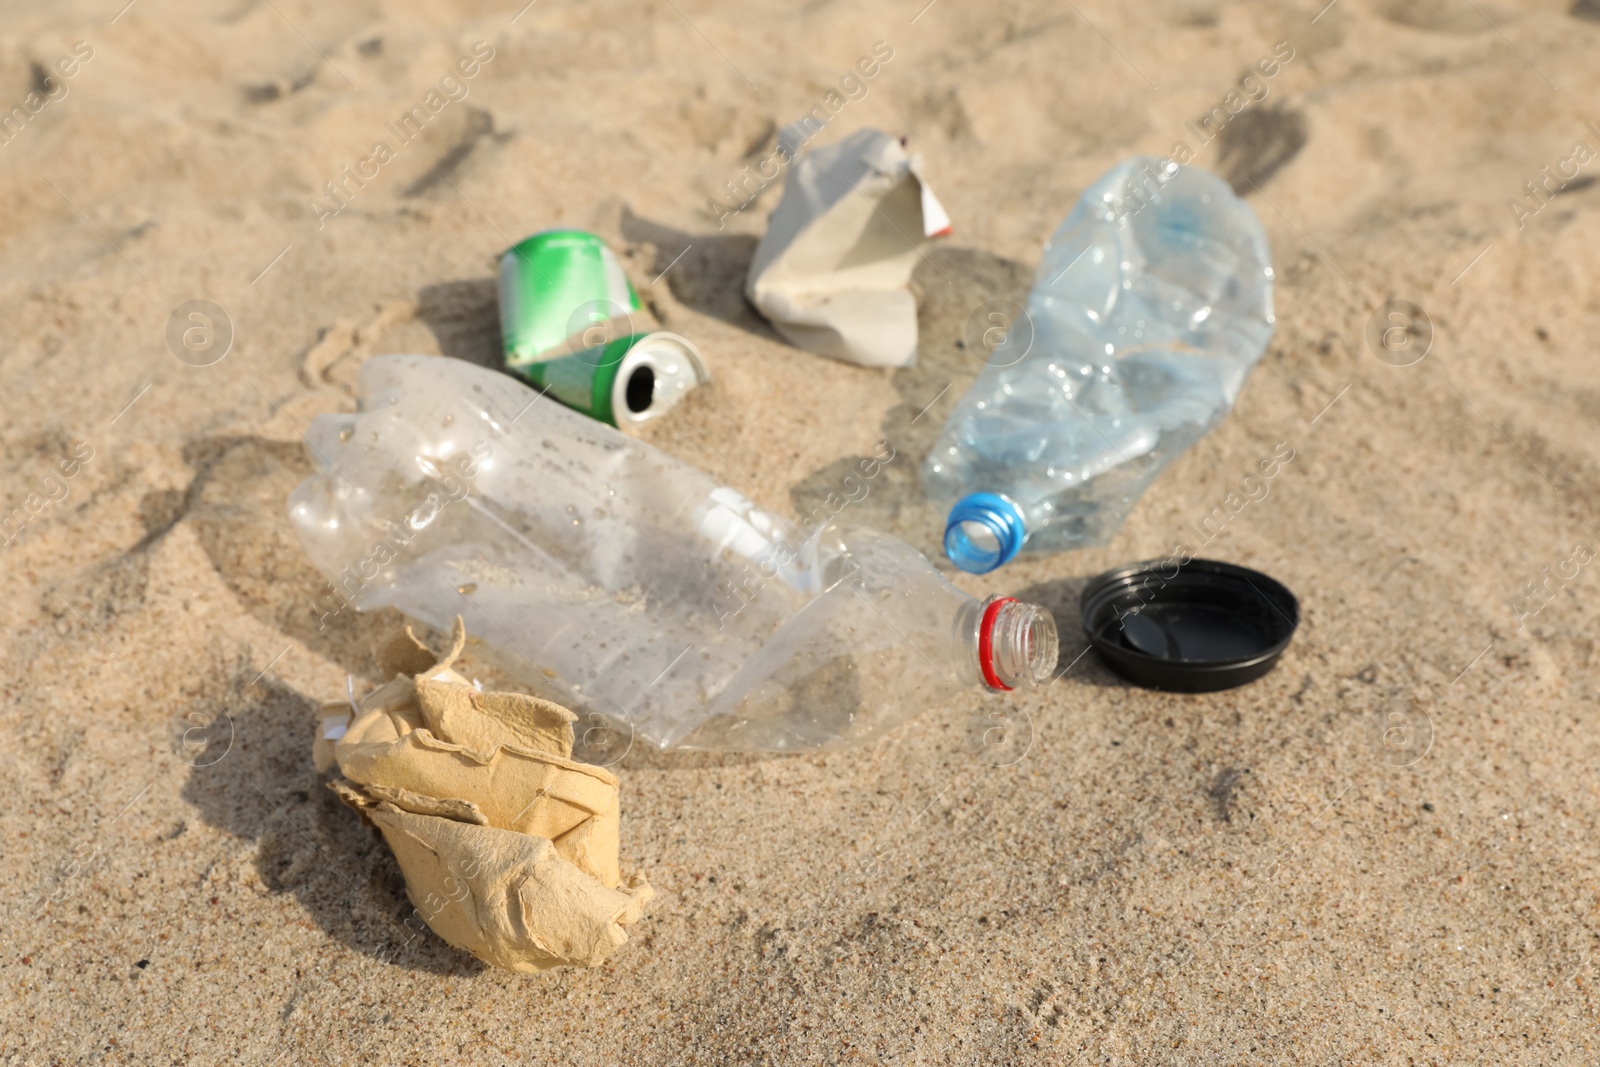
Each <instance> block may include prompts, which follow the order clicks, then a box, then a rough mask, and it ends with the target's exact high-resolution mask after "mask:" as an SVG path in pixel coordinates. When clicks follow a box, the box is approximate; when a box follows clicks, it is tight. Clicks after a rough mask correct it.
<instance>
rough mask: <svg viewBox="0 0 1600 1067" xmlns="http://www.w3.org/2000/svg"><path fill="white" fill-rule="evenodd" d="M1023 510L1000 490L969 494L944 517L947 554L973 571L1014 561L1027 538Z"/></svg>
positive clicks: (986, 571) (982, 571)
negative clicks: (947, 516) (997, 491)
mask: <svg viewBox="0 0 1600 1067" xmlns="http://www.w3.org/2000/svg"><path fill="white" fill-rule="evenodd" d="M1027 536H1028V534H1027V527H1026V525H1025V523H1024V522H1023V518H1022V509H1021V508H1019V507H1017V505H1016V503H1015V502H1014V501H1012V500H1011V499H1010V498H1008V497H1006V496H1004V495H1002V494H1000V493H969V494H968V495H966V496H964V497H962V498H961V499H960V500H958V501H956V504H955V506H954V507H953V508H951V509H950V516H949V518H948V519H946V520H945V527H944V554H945V555H946V556H948V557H949V558H950V562H951V563H954V564H955V565H956V566H957V567H960V568H961V569H962V570H964V571H967V572H968V573H970V574H987V573H989V572H990V571H992V570H994V569H995V568H996V567H999V566H1002V565H1003V564H1006V563H1009V562H1011V560H1012V559H1013V558H1014V557H1015V556H1016V554H1017V553H1018V552H1020V551H1021V550H1022V542H1023V541H1025V540H1026V539H1027Z"/></svg>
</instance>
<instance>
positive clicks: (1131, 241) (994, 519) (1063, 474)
mask: <svg viewBox="0 0 1600 1067" xmlns="http://www.w3.org/2000/svg"><path fill="white" fill-rule="evenodd" d="M1272 277H1273V274H1272V260H1271V254H1270V251H1269V249H1268V247H1267V237H1266V233H1265V232H1264V231H1263V230H1262V228H1261V223H1260V220H1258V219H1257V218H1256V216H1255V213H1254V212H1253V211H1251V209H1250V207H1249V205H1247V204H1246V203H1245V202H1244V201H1242V200H1240V199H1239V198H1238V197H1237V196H1235V195H1234V194H1233V190H1232V189H1230V188H1229V187H1228V185H1227V184H1226V183H1225V182H1223V181H1222V180H1221V179H1220V178H1218V177H1216V176H1215V175H1213V174H1210V173H1208V172H1206V171H1203V170H1200V169H1198V168H1195V167H1180V166H1178V165H1177V164H1174V163H1170V162H1167V161H1165V160H1159V159H1154V158H1150V157H1142V156H1141V157H1135V158H1133V159H1130V160H1128V161H1126V162H1123V163H1120V164H1118V165H1117V166H1115V167H1113V168H1112V169H1111V170H1110V171H1109V172H1108V173H1107V174H1106V175H1105V176H1104V177H1102V178H1101V179H1100V180H1099V181H1097V182H1095V183H1094V184H1093V185H1092V186H1090V187H1089V188H1088V189H1087V190H1085V191H1084V194H1083V196H1082V197H1081V198H1080V199H1079V200H1078V203H1077V206H1076V207H1074V208H1073V210H1072V214H1070V215H1069V216H1067V220H1066V221H1065V222H1063V223H1062V224H1061V227H1060V228H1059V229H1058V230H1057V231H1056V232H1055V235H1054V236H1053V237H1052V238H1051V239H1050V243H1049V244H1047V245H1046V246H1045V254H1044V260H1043V262H1042V263H1041V264H1040V265H1039V271H1038V274H1037V276H1036V277H1035V279H1034V285H1033V289H1032V290H1031V291H1030V293H1029V295H1028V305H1027V309H1026V312H1025V314H1024V315H1023V316H1022V317H1021V319H1020V320H1019V321H1018V322H1016V323H1013V324H1012V328H1011V329H1010V330H1009V331H1008V332H1007V334H1006V338H1005V340H1004V341H1003V342H1002V343H1001V344H999V345H998V346H997V347H996V348H995V349H994V351H993V352H992V354H991V355H990V357H989V362H988V365H987V366H985V367H984V369H983V371H982V372H981V373H980V374H979V376H978V380H977V381H976V382H975V383H973V386H972V388H971V389H970V390H968V392H967V394H966V395H965V396H964V397H962V399H961V400H960V402H959V403H958V404H957V405H956V408H955V410H954V411H953V412H952V413H951V415H950V418H949V420H948V421H947V422H946V423H945V427H944V431H943V433H942V434H941V435H940V437H939V440H938V442H937V443H936V444H935V445H934V448H933V451H932V452H931V453H930V454H929V456H928V460H927V463H926V464H925V466H924V468H923V479H924V484H925V486H926V487H927V489H928V491H929V492H930V493H931V494H932V495H933V496H934V498H935V499H940V500H950V501H953V506H952V507H951V509H950V514H949V518H948V520H947V522H946V527H945V538H944V546H945V553H946V554H947V555H948V556H949V557H950V560H951V562H953V563H955V564H956V566H958V567H960V568H962V569H963V570H967V571H971V572H973V573H976V574H982V573H984V572H987V571H991V570H994V569H995V568H996V567H999V566H1001V565H1002V564H1004V563H1006V562H1008V561H1010V560H1011V559H1012V558H1014V557H1015V556H1016V555H1017V554H1018V553H1020V552H1060V551H1064V550H1067V549H1072V548H1081V547H1085V546H1088V545H1096V544H1104V543H1105V542H1106V541H1108V540H1110V539H1111V537H1112V536H1113V535H1114V534H1115V533H1116V532H1117V530H1118V529H1119V528H1120V527H1121V526H1122V523H1123V520H1124V519H1126V518H1127V515H1128V512H1129V511H1131V510H1132V509H1133V505H1134V504H1135V503H1136V502H1137V501H1138V499H1139V496H1140V494H1141V493H1143V492H1144V489H1145V488H1146V486H1148V485H1149V484H1150V481H1151V479H1153V478H1154V477H1155V475H1156V474H1157V473H1158V472H1159V471H1160V470H1161V469H1162V468H1163V467H1165V466H1166V465H1167V464H1168V463H1169V462H1171V461H1172V460H1173V459H1174V458H1176V457H1177V456H1178V455H1180V454H1182V453H1183V452H1184V451H1185V450H1187V449H1188V448H1189V447H1190V446H1191V445H1193V444H1194V443H1195V442H1196V441H1198V440H1199V439H1200V437H1201V436H1202V435H1204V434H1205V433H1206V431H1207V430H1209V429H1210V428H1211V427H1212V426H1213V425H1215V424H1216V423H1217V422H1218V421H1219V420H1220V419H1221V418H1222V416H1224V415H1225V414H1227V412H1228V411H1229V409H1231V408H1232V406H1233V402H1234V399H1235V398H1236V397H1237V396H1238V395H1239V388H1240V386H1241V385H1243V383H1244V378H1245V375H1246V374H1247V373H1249V371H1250V368H1251V367H1252V366H1254V365H1255V363H1256V361H1257V360H1259V359H1260V358H1261V354H1262V353H1263V352H1264V351H1265V350H1266V347H1267V342H1268V341H1269V340H1270V339H1271V337H1272V329H1273V317H1272Z"/></svg>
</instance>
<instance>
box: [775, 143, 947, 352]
mask: <svg viewBox="0 0 1600 1067" xmlns="http://www.w3.org/2000/svg"><path fill="white" fill-rule="evenodd" d="M794 132H795V131H794V130H793V129H792V128H790V129H786V130H785V134H786V135H788V136H790V137H791V138H793V135H794ZM787 154H788V155H789V156H793V154H794V148H793V146H792V145H790V146H787ZM949 232H950V216H949V215H948V214H946V213H945V210H944V207H943V206H942V205H941V204H940V203H939V201H938V198H937V197H935V196H934V195H933V191H932V190H931V189H929V188H928V186H927V183H926V181H925V180H924V179H923V176H922V163H921V157H919V156H912V155H908V154H907V153H906V150H905V148H904V146H903V145H902V143H901V142H900V141H899V140H898V139H897V138H894V137H890V136H889V135H888V134H886V133H883V132H881V131H879V130H871V129H864V130H857V131H856V132H855V133H853V134H851V135H850V136H848V137H846V138H845V139H844V140H842V141H840V142H839V143H838V144H835V145H830V146H828V147H826V148H819V149H817V150H815V151H813V152H810V153H807V154H806V155H805V156H802V157H801V158H800V159H799V160H797V161H796V162H795V163H794V165H793V166H792V168H791V169H790V172H789V176H788V179H787V181H786V183H785V184H784V187H783V197H782V199H781V200H779V202H778V206H777V208H776V209H775V210H774V211H773V212H772V218H771V219H770V220H769V221H768V223H767V232H766V234H765V235H764V236H763V237H762V238H761V244H760V245H759V246H758V247H757V248H756V254H755V259H754V260H753V261H752V262H751V264H750V273H749V275H748V276H747V278H746V281H745V294H746V295H747V296H748V297H749V298H750V302H751V303H752V304H754V305H755V306H756V308H757V309H758V310H759V311H760V312H761V313H762V314H763V315H765V316H766V317H767V318H768V319H769V320H770V321H771V322H772V324H773V326H774V327H776V328H777V330H778V332H779V333H781V334H782V335H783V336H784V337H785V338H787V339H788V340H789V341H790V342H791V343H793V344H795V345H797V346H798V347H800V348H804V349H806V350H808V351H811V352H816V353H818V354H820V355H824V356H832V357H833V358H834V359H841V360H845V361H847V362H850V363H859V364H861V365H863V366H867V367H909V366H911V365H912V364H913V363H915V362H916V358H917V302H916V298H915V297H913V296H912V295H911V291H910V288H909V284H910V281H911V272H912V271H913V269H915V267H916V265H917V259H918V257H919V256H921V254H922V249H923V247H924V246H925V245H926V244H927V243H928V242H929V241H930V240H932V239H933V238H935V237H942V236H944V235H945V234H948V233H949Z"/></svg>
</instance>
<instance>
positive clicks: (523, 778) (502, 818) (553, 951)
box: [312, 617, 655, 971]
mask: <svg viewBox="0 0 1600 1067" xmlns="http://www.w3.org/2000/svg"><path fill="white" fill-rule="evenodd" d="M466 640H467V635H466V627H465V626H464V625H463V623H462V621H461V619H460V618H459V617H458V618H457V619H456V625H455V633H454V635H453V639H452V642H451V646H450V649H449V651H448V652H447V653H445V655H444V656H443V657H440V656H437V655H435V654H434V653H432V652H431V651H429V650H428V648H427V647H426V646H425V645H423V644H422V642H420V641H418V640H417V638H416V636H415V635H414V634H413V633H412V632H411V630H410V628H409V627H408V628H407V629H406V630H405V631H404V632H403V633H402V634H400V635H398V636H397V637H396V638H395V639H394V640H392V641H391V642H389V644H388V645H387V646H385V648H384V649H383V650H382V652H381V653H380V655H379V666H380V667H381V668H382V670H383V672H384V673H385V674H386V675H388V676H389V677H390V679H391V680H390V681H389V682H388V683H387V684H385V685H383V686H382V687H380V688H379V689H377V690H375V691H373V692H372V693H370V694H368V695H367V697H366V698H365V699H363V700H362V701H360V703H359V704H356V705H355V706H354V707H353V708H352V704H351V703H343V704H338V703H336V704H325V705H323V708H322V711H321V721H320V722H319V724H318V728H317V737H316V741H315V743H314V745H313V753H312V754H313V758H314V760H315V762H316V765H317V769H318V770H319V771H323V772H326V771H328V770H331V769H332V768H333V767H335V766H337V767H338V769H339V771H340V772H341V773H342V774H343V776H344V777H343V779H342V780H335V781H333V782H330V783H329V788H331V789H333V791H334V792H336V793H337V794H338V795H339V797H340V798H341V799H342V800H343V801H344V802H345V803H346V804H348V805H349V806H350V807H352V808H354V809H355V810H356V811H358V812H360V813H361V815H362V817H363V818H365V819H366V820H367V821H368V822H370V823H371V824H372V825H374V826H376V827H377V828H378V829H379V830H380V831H381V832H382V834H383V837H384V840H385V841H387V842H388V844H389V848H390V849H391V850H393V852H394V855H395V858H396V859H397V860H398V861H399V863H400V869H401V871H402V872H403V873H404V875H405V880H406V894H407V895H408V896H409V897H410V898H411V902H412V903H413V904H415V905H416V907H417V909H418V911H419V913H420V914H421V917H422V918H423V920H424V921H425V922H427V924H428V925H429V926H430V927H431V928H432V929H433V931H434V933H436V934H438V935H439V936H440V937H442V938H444V939H445V940H446V941H448V942H449V943H450V944H452V945H454V946H456V947H457V948H462V949H466V950H467V951H468V952H471V953H472V954H473V955H474V956H477V957H478V958H479V959H481V960H483V961H485V962H486V963H491V964H494V965H495V966H497V967H505V968H508V969H510V970H513V971H542V970H545V969H546V968H549V967H558V966H562V965H567V964H571V965H581V966H594V965H595V964H598V963H600V962H601V961H602V960H604V959H605V958H606V957H607V956H609V955H610V954H611V953H612V952H613V951H615V950H616V949H617V947H618V946H620V945H621V944H622V943H623V942H625V941H626V940H627V939H628V935H627V931H626V929H625V928H626V927H627V926H629V925H631V924H632V923H634V922H636V921H638V919H639V917H640V915H641V914H642V913H643V910H644V906H645V904H646V903H648V902H649V901H650V899H651V898H652V897H653V896H654V895H655V893H654V891H653V890H652V889H651V888H650V885H649V883H648V882H646V881H645V879H644V878H643V877H642V876H634V877H633V878H631V879H629V880H628V881H627V882H626V883H624V881H623V878H622V873H621V870H620V868H619V866H618V861H617V849H618V842H619V823H620V807H619V805H618V799H617V778H616V776H615V775H613V774H612V773H611V772H610V771H608V770H606V769H605V768H603V767H595V766H591V765H589V764H586V763H579V762H577V761H575V760H573V759H572V744H573V729H572V724H573V722H574V721H576V719H577V716H575V715H574V714H573V713H572V712H570V711H568V710H567V709H566V708H563V707H561V706H560V705H559V704H554V703H552V702H550V701H548V700H541V699H539V698H537V697H532V696H525V695H522V694H520V693H493V692H489V693H486V692H482V691H480V690H479V689H478V688H477V687H476V686H474V685H473V683H471V682H470V681H468V680H467V679H466V678H465V677H463V676H462V675H461V674H459V673H457V672H456V671H455V670H453V669H452V667H451V665H452V664H453V663H454V662H455V660H456V658H457V657H458V656H459V655H460V654H461V650H462V648H463V647H464V646H465V645H466ZM352 703H353V702H352Z"/></svg>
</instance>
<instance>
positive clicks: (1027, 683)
mask: <svg viewBox="0 0 1600 1067" xmlns="http://www.w3.org/2000/svg"><path fill="white" fill-rule="evenodd" d="M960 625H961V630H962V637H963V644H964V645H965V652H966V657H967V663H968V664H969V665H970V668H971V669H970V670H969V671H968V672H967V673H968V674H969V675H971V674H975V675H976V677H977V680H979V681H981V682H982V683H983V686H984V688H986V689H989V690H990V691H991V692H1006V691H1008V690H1012V689H1029V688H1032V687H1034V686H1038V685H1043V684H1045V683H1046V682H1048V681H1049V680H1050V678H1051V676H1052V675H1053V674H1054V673H1055V669H1056V661H1057V659H1058V658H1059V656H1060V644H1059V641H1058V639H1057V636H1056V623H1055V619H1054V618H1052V617H1051V615H1050V613H1049V612H1048V611H1046V610H1045V609H1044V608H1041V607H1039V606H1038V605H1037V604H1025V603H1023V602H1022V601H1020V600H1017V599H1015V598H1014V597H1002V596H994V597H990V598H989V599H988V600H985V601H984V602H983V603H982V604H979V603H977V602H976V601H973V602H972V603H971V604H970V605H969V607H968V610H966V611H965V612H963V614H962V619H961V622H960Z"/></svg>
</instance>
